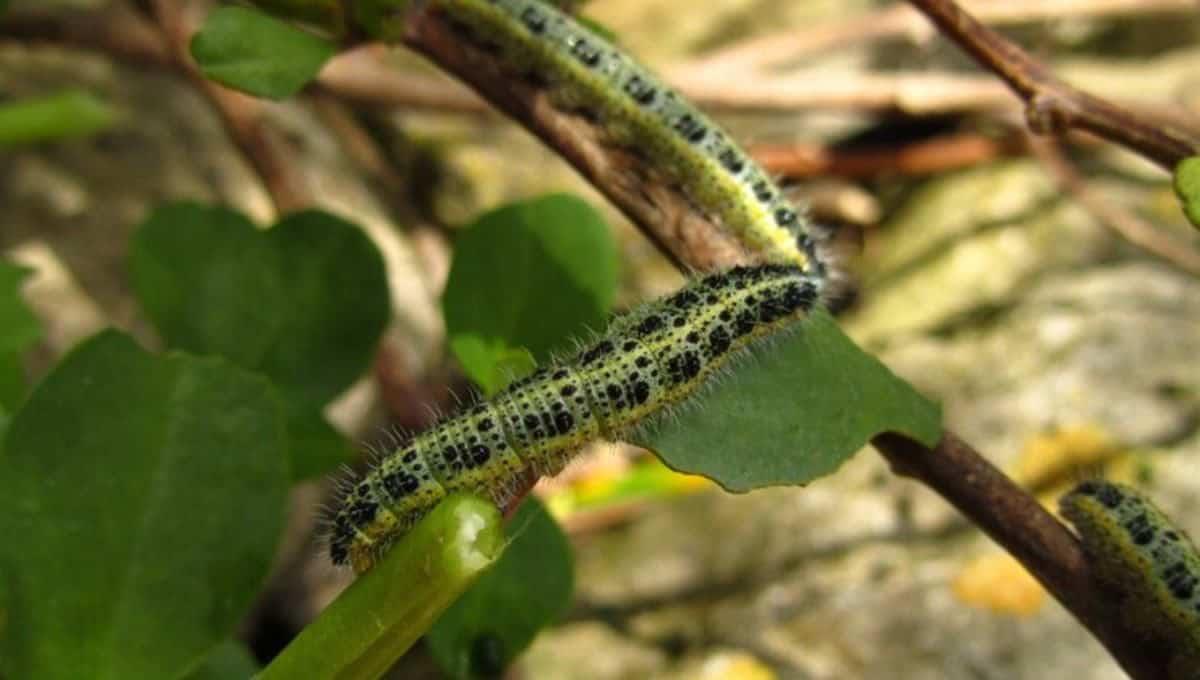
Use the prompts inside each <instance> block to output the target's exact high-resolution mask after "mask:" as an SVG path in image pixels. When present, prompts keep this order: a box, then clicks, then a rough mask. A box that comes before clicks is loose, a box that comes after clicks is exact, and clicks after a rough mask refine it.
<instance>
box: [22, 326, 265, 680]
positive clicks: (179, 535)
mask: <svg viewBox="0 0 1200 680" xmlns="http://www.w3.org/2000/svg"><path fill="white" fill-rule="evenodd" d="M274 394H275V393H274V390H273V389H272V388H271V386H270V384H268V383H267V382H266V381H265V380H263V379H262V378H261V377H258V376H255V375H253V374H250V373H247V372H245V371H243V370H241V369H238V368H236V367H235V366H232V365H231V364H229V363H227V362H225V361H224V360H221V359H215V358H211V359H198V358H194V357H191V356H187V355H180V354H173V355H168V356H166V357H156V356H152V355H150V354H147V353H146V352H145V351H143V350H142V349H141V348H139V347H138V346H137V345H136V344H134V342H133V341H132V340H131V339H130V338H128V337H127V336H125V335H122V334H120V333H116V332H111V331H110V332H104V333H101V334H99V335H97V336H95V337H93V338H91V339H90V340H87V341H85V342H84V343H82V344H81V345H80V346H79V347H78V348H76V349H75V350H74V351H72V352H71V353H70V354H69V355H67V356H66V357H65V358H64V359H63V360H62V362H61V363H60V364H59V365H58V366H57V367H56V368H55V369H54V370H53V371H52V372H51V373H50V375H48V376H47V377H46V378H45V380H44V381H43V382H42V383H41V385H40V386H39V387H38V388H37V389H36V390H35V391H34V392H33V394H31V395H30V397H29V399H28V400H27V401H26V402H25V404H24V405H23V406H22V407H21V408H20V410H18V411H17V412H16V414H14V416H13V419H12V423H11V424H10V425H9V429H8V432H7V436H6V438H5V442H4V447H3V449H4V458H3V459H2V460H0V535H3V536H4V537H5V540H4V541H3V543H2V544H0V573H2V574H3V575H4V577H5V578H6V581H7V582H6V584H5V585H6V589H7V593H6V596H7V601H8V605H9V608H8V612H7V614H8V622H7V624H8V625H7V631H8V634H7V636H5V637H4V638H3V639H2V640H0V674H3V675H4V676H5V677H10V678H42V679H53V678H85V677H86V678H160V677H175V676H179V675H181V674H183V673H184V672H186V671H187V670H189V669H190V668H192V667H194V666H195V665H197V664H198V663H199V662H200V661H201V659H202V658H203V657H204V656H205V655H206V654H208V653H209V652H210V651H211V650H212V649H213V648H214V647H215V646H216V645H217V644H219V643H220V642H221V641H223V640H225V639H227V638H228V637H229V636H230V635H231V634H232V633H233V631H234V628H235V627H236V626H237V623H238V621H239V620H240V619H241V617H242V616H243V615H244V614H245V613H246V611H247V610H248V608H249V606H250V604H251V602H252V601H253V598H254V596H255V594H256V593H257V592H258V590H259V588H260V587H261V586H262V584H263V581H264V580H265V578H266V576H267V573H268V569H269V567H270V566H271V561H272V558H273V557H274V553H275V545H276V543H277V541H278V539H279V536H280V532H281V531H282V529H283V521H284V513H285V507H286V500H287V497H286V493H287V482H288V471H287V461H286V458H285V455H284V448H283V443H284V423H283V414H282V410H281V408H280V406H279V404H278V402H277V399H276V397H275V396H274Z"/></svg>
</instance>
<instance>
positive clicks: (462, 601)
mask: <svg viewBox="0 0 1200 680" xmlns="http://www.w3.org/2000/svg"><path fill="white" fill-rule="evenodd" d="M508 535H509V537H510V540H511V543H509V545H508V547H507V548H505V550H504V555H503V556H502V557H501V558H500V560H499V561H498V562H497V563H496V564H495V566H493V567H492V568H491V569H489V570H488V571H487V573H485V574H484V575H483V576H482V577H481V578H480V579H479V580H478V581H476V582H475V585H474V586H472V587H471V589H470V590H468V591H467V592H466V593H465V594H464V595H463V596H462V597H461V598H459V600H458V602H455V603H454V606H453V607H451V608H450V609H449V610H447V611H446V613H445V614H443V615H442V618H441V619H438V622H437V624H435V625H434V626H433V628H432V629H431V630H430V631H429V634H428V635H427V636H426V638H425V641H426V643H427V644H428V646H429V651H430V653H431V654H432V655H433V657H434V659H436V660H437V662H438V664H439V665H441V667H442V668H443V669H444V670H445V671H446V673H447V674H448V675H450V676H451V677H454V678H473V677H499V676H500V675H501V673H502V672H503V670H504V668H505V667H506V666H507V665H508V664H509V663H511V662H512V661H513V659H515V658H516V657H517V656H518V655H519V654H520V653H521V652H522V651H524V650H525V648H526V647H528V646H529V644H530V643H531V642H533V638H534V637H535V636H536V635H537V634H538V632H539V631H540V630H541V629H542V628H545V627H546V626H548V625H550V624H551V623H554V622H555V621H556V620H557V619H558V618H559V617H561V616H562V615H563V614H565V613H566V610H567V607H568V606H569V605H570V604H571V593H572V590H573V589H574V571H573V567H572V560H571V546H570V544H569V543H568V542H567V537H566V536H565V535H564V534H563V532H562V529H560V528H559V526H558V523H557V522H555V521H554V518H553V517H551V516H550V515H549V514H548V513H547V512H546V509H545V507H544V506H543V505H542V504H541V503H540V502H538V501H537V499H535V498H526V499H525V502H523V503H522V504H521V507H520V509H518V510H517V513H516V516H515V517H513V520H512V522H511V523H510V525H509V530H508Z"/></svg>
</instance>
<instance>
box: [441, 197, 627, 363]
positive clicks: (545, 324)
mask: <svg viewBox="0 0 1200 680" xmlns="http://www.w3.org/2000/svg"><path fill="white" fill-rule="evenodd" d="M616 289H617V252H616V246H615V244H614V243H613V239H612V235H611V234H610V233H609V230H608V227H607V226H606V225H605V224H604V221H603V219H602V218H601V217H600V216H599V215H598V214H597V213H596V211H594V210H593V209H592V208H591V207H590V206H588V205H587V203H585V202H583V201H581V200H580V199H578V198H575V197H573V196H569V195H565V194H557V195H551V196H545V197H542V198H538V199H534V200H531V201H524V202H521V203H513V204H511V205H508V206H505V207H503V208H500V209H498V210H494V211H492V212H490V213H487V214H486V215H484V216H482V217H480V218H479V219H478V220H476V222H475V223H474V224H472V225H471V226H470V227H468V228H467V229H466V230H465V232H464V233H463V234H462V236H461V237H460V238H459V239H458V242H457V243H455V246H454V262H453V263H452V264H451V267H450V278H449V281H447V283H446V295H445V298H444V299H443V301H442V309H443V311H444V314H445V317H446V328H447V333H448V335H449V336H450V342H451V347H453V348H454V349H455V350H456V351H457V350H458V349H460V348H463V347H464V346H465V347H468V348H469V349H470V350H471V351H470V352H469V353H468V354H467V355H466V356H464V355H461V354H460V355H458V359H459V361H460V362H461V363H462V364H463V368H464V370H466V372H467V374H468V375H469V376H470V377H471V378H472V379H473V380H475V381H476V382H478V383H479V384H481V385H485V386H488V385H491V384H494V380H495V376H496V375H498V374H501V373H502V371H501V370H500V369H499V368H498V366H499V365H501V364H508V363H511V361H512V356H511V352H512V349H513V348H517V347H523V348H525V349H528V350H529V351H530V352H531V353H532V354H533V357H534V359H535V360H537V361H539V362H541V361H545V360H546V359H547V358H549V357H550V356H551V355H552V354H553V353H554V351H556V350H562V349H564V348H565V347H567V346H568V345H567V344H566V343H567V342H569V341H570V339H571V337H572V336H575V337H578V336H580V335H582V334H584V333H585V332H587V330H588V329H600V328H602V327H603V325H604V321H605V318H606V317H607V316H608V312H609V310H610V308H611V307H612V303H613V298H614V297H615V295H616ZM464 336H465V337H470V338H472V339H471V340H470V341H467V343H466V345H464V344H463V341H461V340H459V339H460V338H462V337H464Z"/></svg>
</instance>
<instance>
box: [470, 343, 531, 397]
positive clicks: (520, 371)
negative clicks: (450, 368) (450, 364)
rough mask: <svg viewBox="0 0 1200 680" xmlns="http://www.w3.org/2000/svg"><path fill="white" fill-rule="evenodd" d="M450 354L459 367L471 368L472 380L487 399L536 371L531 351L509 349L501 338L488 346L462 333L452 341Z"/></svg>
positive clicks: (520, 348) (516, 348)
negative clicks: (514, 381) (515, 380)
mask: <svg viewBox="0 0 1200 680" xmlns="http://www.w3.org/2000/svg"><path fill="white" fill-rule="evenodd" d="M450 350H451V351H452V352H454V356H456V357H458V362H459V363H460V364H462V365H463V366H464V367H469V370H468V373H469V374H470V375H471V378H472V379H473V380H474V381H475V383H476V384H477V385H479V387H480V388H481V389H482V390H483V393H484V394H485V395H487V396H490V395H493V394H495V393H496V392H499V391H500V390H501V389H503V388H504V386H505V385H507V384H508V383H510V382H512V381H513V380H514V379H516V378H520V377H522V376H525V375H528V374H529V373H532V372H533V369H534V368H536V367H537V362H536V361H534V360H533V355H532V354H530V353H529V350H527V349H525V348H523V347H510V346H509V345H508V343H507V342H505V341H504V340H503V339H502V338H493V339H492V340H491V342H488V341H487V340H484V339H483V338H480V337H479V336H477V335H474V334H472V333H463V334H460V335H456V336H454V337H453V338H452V339H451V340H450Z"/></svg>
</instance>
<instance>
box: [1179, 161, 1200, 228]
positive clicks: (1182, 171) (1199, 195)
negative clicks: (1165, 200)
mask: <svg viewBox="0 0 1200 680" xmlns="http://www.w3.org/2000/svg"><path fill="white" fill-rule="evenodd" d="M1175 193H1176V194H1177V195H1178V196H1179V200H1180V201H1181V202H1182V203H1183V214H1184V215H1187V218H1188V221H1189V222H1191V223H1192V226H1193V227H1196V228H1197V229H1200V156H1192V157H1191V158H1185V159H1184V160H1183V161H1181V162H1180V163H1179V165H1177V166H1176V167H1175Z"/></svg>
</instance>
